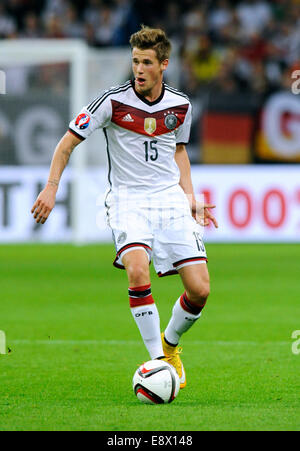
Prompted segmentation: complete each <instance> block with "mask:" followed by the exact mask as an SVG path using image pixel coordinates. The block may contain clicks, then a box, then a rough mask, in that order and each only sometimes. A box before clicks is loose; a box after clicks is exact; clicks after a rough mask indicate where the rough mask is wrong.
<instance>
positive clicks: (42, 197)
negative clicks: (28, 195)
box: [31, 185, 57, 224]
mask: <svg viewBox="0 0 300 451" xmlns="http://www.w3.org/2000/svg"><path fill="white" fill-rule="evenodd" d="M56 191H57V188H55V187H53V186H51V185H46V187H45V188H44V189H43V191H41V192H40V194H39V195H38V197H37V199H36V201H35V203H34V205H33V207H32V209H31V213H32V214H33V217H34V219H35V221H36V222H37V223H41V224H44V223H45V222H46V221H47V219H48V216H49V215H50V213H51V211H52V210H53V208H54V205H55V197H56Z"/></svg>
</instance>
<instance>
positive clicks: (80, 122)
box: [75, 113, 91, 130]
mask: <svg viewBox="0 0 300 451" xmlns="http://www.w3.org/2000/svg"><path fill="white" fill-rule="evenodd" d="M90 120H91V118H90V116H89V115H88V114H86V113H81V114H79V115H78V116H77V118H76V121H75V125H76V127H77V128H79V129H80V130H85V129H86V128H88V126H89V124H90Z"/></svg>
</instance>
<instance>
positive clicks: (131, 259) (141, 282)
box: [122, 248, 164, 359]
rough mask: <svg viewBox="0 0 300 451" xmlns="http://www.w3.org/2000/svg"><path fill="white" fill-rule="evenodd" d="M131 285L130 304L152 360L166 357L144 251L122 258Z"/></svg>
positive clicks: (133, 252) (138, 250) (129, 291)
mask: <svg viewBox="0 0 300 451" xmlns="http://www.w3.org/2000/svg"><path fill="white" fill-rule="evenodd" d="M122 263H123V265H124V266H125V269H126V272H127V277H128V283H129V289H128V294H129V303H130V309H131V312H132V315H133V318H134V320H135V322H136V324H137V326H138V328H139V331H140V333H141V336H142V338H143V341H144V343H145V346H146V348H147V350H148V352H149V354H150V357H151V359H157V358H161V357H163V356H164V353H163V348H162V342H161V335H160V319H159V313H158V310H157V307H156V305H155V302H154V299H153V297H152V293H151V283H150V272H149V257H148V254H147V252H146V251H145V250H144V249H134V248H133V249H132V250H130V252H127V253H126V254H125V255H124V256H123V257H122Z"/></svg>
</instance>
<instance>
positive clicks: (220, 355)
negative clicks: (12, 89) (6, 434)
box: [0, 244, 300, 431]
mask: <svg viewBox="0 0 300 451" xmlns="http://www.w3.org/2000/svg"><path fill="white" fill-rule="evenodd" d="M207 251H208V256H209V270H210V274H211V286H212V293H211V296H210V298H209V301H208V304H207V306H206V308H205V310H204V313H203V315H202V318H201V319H200V321H199V322H198V323H197V324H196V325H195V326H194V327H193V328H192V329H191V330H190V331H189V333H187V334H186V335H185V336H184V337H183V339H182V343H181V344H182V346H183V357H182V358H183V362H184V364H185V368H186V372H187V381H188V384H187V387H186V388H185V389H184V390H181V392H180V393H179V396H178V398H177V399H176V400H175V401H174V402H173V403H172V404H168V405H158V406H147V405H142V404H140V403H139V401H138V400H137V399H136V398H135V396H134V395H133V392H132V388H131V381H132V376H133V373H134V371H135V370H136V368H137V365H138V364H140V363H142V362H143V361H145V360H148V359H149V357H148V355H147V353H146V350H145V349H144V345H143V343H142V341H141V339H140V337H139V332H138V330H137V328H136V326H135V323H134V321H133V318H132V316H131V313H130V310H129V305H128V295H127V278H126V273H125V271H120V270H117V269H115V268H114V267H113V266H112V263H111V262H112V259H113V255H114V250H113V247H112V246H111V245H103V246H100V245H97V246H84V247H74V246H71V245H57V246H53V245H44V246H42V245H5V246H1V247H0V287H1V310H0V330H3V331H5V333H6V338H7V346H8V347H9V348H10V351H11V352H9V353H8V354H6V355H0V430H104V431H126V430H129V431H143V430H153V431H198V430H298V431H299V430H300V396H299V393H300V354H299V355H296V354H293V353H292V343H293V339H292V337H291V336H292V332H293V331H294V330H299V329H300V302H299V299H300V285H299V274H300V272H299V261H300V246H299V245H296V244H295V245H293V244H290V245H283V244H282V245H271V244H260V245H252V244H247V245H241V244H235V245H233V244H227V245H225V244H224V245H221V244H214V245H213V244H210V245H207ZM151 271H152V291H153V295H154V298H155V299H156V303H157V306H158V308H159V311H160V314H161V326H162V328H164V327H165V326H166V324H167V321H168V319H169V315H170V312H171V309H172V306H173V303H174V302H175V300H176V299H177V297H178V296H179V295H180V294H181V293H182V292H183V289H182V286H181V282H180V278H179V276H171V277H167V278H164V279H159V278H158V277H157V276H156V275H155V274H154V272H153V267H152V266H151Z"/></svg>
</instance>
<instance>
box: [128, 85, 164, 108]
mask: <svg viewBox="0 0 300 451" xmlns="http://www.w3.org/2000/svg"><path fill="white" fill-rule="evenodd" d="M131 85H132V88H133V91H134V93H135V95H136V96H137V97H138V98H139V99H140V100H141V101H142V102H144V103H146V104H147V105H150V106H152V105H156V104H157V103H159V102H160V101H161V100H162V98H163V96H164V94H165V84H164V82H163V84H162V90H161V93H160V96H159V97H158V98H157V99H156V100H154V101H153V102H150V100H147V99H146V98H145V97H144V96H142V95H141V94H139V93H138V92H137V91H136V89H135V85H134V80H131Z"/></svg>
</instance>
